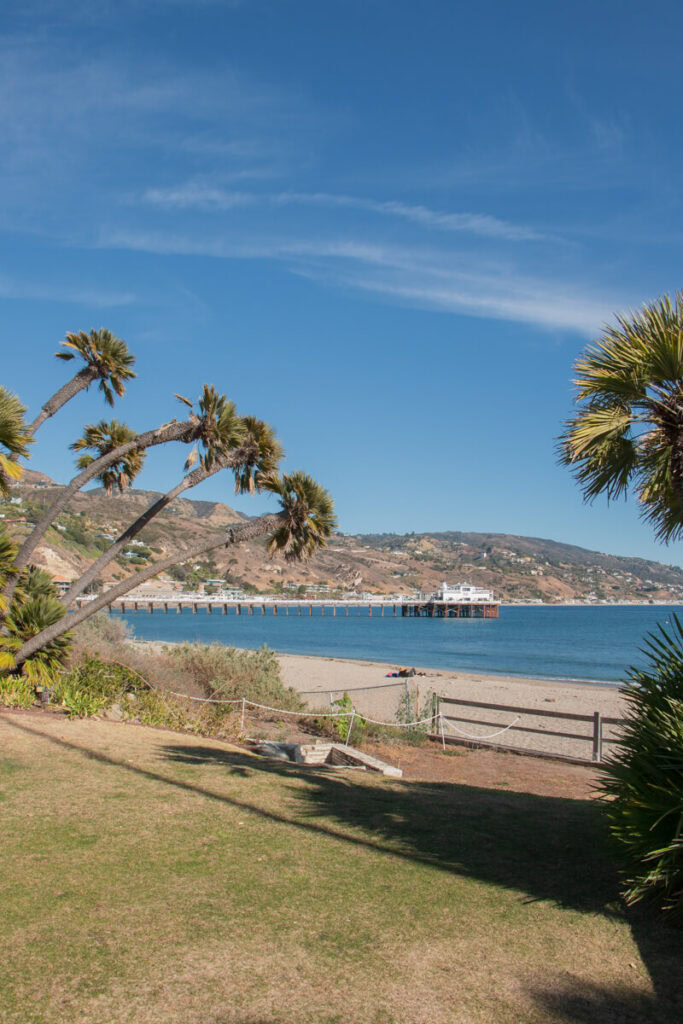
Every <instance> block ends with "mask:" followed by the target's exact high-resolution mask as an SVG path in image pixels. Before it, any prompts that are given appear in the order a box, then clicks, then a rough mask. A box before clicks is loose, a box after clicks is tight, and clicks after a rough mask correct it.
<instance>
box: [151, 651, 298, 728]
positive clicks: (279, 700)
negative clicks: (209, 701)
mask: <svg viewBox="0 0 683 1024" xmlns="http://www.w3.org/2000/svg"><path fill="white" fill-rule="evenodd" d="M168 655H169V657H170V658H171V660H172V661H173V663H174V664H175V665H176V666H177V667H178V668H180V669H181V670H182V672H183V673H184V674H185V675H186V676H189V677H190V678H191V679H192V681H193V682H194V684H195V685H196V686H199V687H200V688H201V690H202V691H203V694H204V696H206V697H222V698H223V699H225V700H238V699H239V698H241V697H246V698H247V699H248V700H253V701H256V702H257V703H259V704H267V705H268V706H269V707H273V708H281V709H282V710H284V711H301V710H302V709H303V707H304V704H303V701H302V700H301V698H300V697H299V695H298V694H297V692H296V690H293V689H292V688H291V687H290V686H285V685H284V683H283V682H282V679H281V678H280V663H279V662H278V660H277V656H276V654H275V653H274V652H273V651H270V650H268V648H267V647H261V648H260V649H259V650H258V651H240V650H237V649H236V648H234V647H224V646H223V644H218V643H214V644H182V645H180V646H178V647H172V648H169V649H168Z"/></svg>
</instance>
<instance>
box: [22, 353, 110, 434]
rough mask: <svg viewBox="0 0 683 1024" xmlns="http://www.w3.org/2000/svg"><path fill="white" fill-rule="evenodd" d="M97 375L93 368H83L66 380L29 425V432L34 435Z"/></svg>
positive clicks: (95, 378)
mask: <svg viewBox="0 0 683 1024" xmlns="http://www.w3.org/2000/svg"><path fill="white" fill-rule="evenodd" d="M97 377H98V373H97V370H96V369H95V367H94V366H84V367H83V369H82V370H79V371H78V373H77V374H76V375H75V376H74V377H72V378H71V380H68V381H67V382H66V384H64V386H63V387H61V388H60V389H59V391H55V393H54V395H53V396H52V397H51V398H48V400H47V402H46V403H45V405H44V406H43V408H42V409H41V410H40V412H39V413H38V415H37V416H36V418H35V419H34V421H33V423H31V424H30V426H29V428H28V429H29V430H30V432H31V433H32V434H35V432H36V430H37V429H38V427H40V426H41V425H42V424H43V423H44V422H45V420H47V419H49V418H50V416H54V414H55V413H56V412H59V410H60V409H61V408H62V406H63V405H66V403H67V402H70V401H71V399H72V398H75V396H76V395H77V394H78V393H79V391H84V390H85V388H87V387H89V386H90V385H91V384H92V382H93V381H95V380H97Z"/></svg>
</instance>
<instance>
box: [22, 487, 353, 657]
mask: <svg viewBox="0 0 683 1024" xmlns="http://www.w3.org/2000/svg"><path fill="white" fill-rule="evenodd" d="M262 486H263V489H264V490H268V491H271V492H272V493H273V494H277V495H278V497H279V499H280V506H281V511H280V512H271V513H267V514H266V515H262V516H259V517H257V518H256V519H252V520H250V521H249V522H247V523H243V524H239V525H237V526H230V527H228V529H227V531H226V533H224V534H221V536H220V537H218V538H216V537H214V538H213V539H212V540H210V541H206V540H204V541H202V542H201V543H200V544H197V545H195V546H194V547H191V548H187V549H186V550H184V551H176V552H174V553H173V554H172V555H168V556H167V557H166V558H162V559H160V560H159V561H158V562H154V563H153V564H152V565H149V566H146V567H145V568H144V569H141V570H140V571H139V572H135V573H133V574H132V575H130V576H127V577H126V579H124V580H121V582H120V583H117V584H116V585H115V586H114V587H112V588H111V589H109V590H107V591H105V592H104V593H103V594H99V595H98V596H97V597H96V598H95V599H94V600H93V601H88V602H87V603H86V604H85V605H84V606H83V607H81V608H79V609H78V610H77V611H75V612H72V613H71V614H69V615H64V617H63V619H62V620H61V621H59V622H56V623H54V624H53V625H50V626H48V628H47V629H44V630H43V631H42V632H41V633H39V634H38V635H36V636H33V637H31V639H29V640H28V641H27V642H26V643H25V644H23V646H22V647H21V649H20V650H19V651H18V652H17V654H16V662H17V664H22V663H23V662H24V661H25V660H26V659H27V658H30V657H32V656H33V655H34V654H35V653H36V652H37V651H40V650H42V649H43V647H44V646H45V645H46V644H49V643H52V642H53V641H54V640H56V639H57V638H59V637H60V636H62V635H63V634H64V633H66V632H67V631H68V630H70V629H73V628H74V627H76V626H77V625H78V624H79V623H80V622H82V621H83V620H84V619H87V618H89V617H90V616H91V615H94V614H95V612H98V611H99V610H100V609H101V608H105V607H107V605H110V604H111V603H112V602H113V601H117V600H118V599H119V598H120V597H123V596H124V595H125V594H127V593H128V591H129V590H132V589H133V588H134V587H137V586H139V585H140V584H141V583H144V582H145V580H148V579H151V578H152V577H153V576H157V575H158V574H159V573H160V572H163V571H164V570H165V569H170V568H171V566H173V565H177V564H178V563H179V562H185V561H188V560H193V559H196V558H198V557H199V556H200V555H204V554H206V553H207V552H209V551H214V550H217V549H218V548H226V547H231V546H232V545H234V544H242V543H244V542H245V541H249V540H255V539H256V538H258V537H264V536H268V535H270V543H269V545H268V547H269V550H270V551H271V553H272V554H276V553H278V552H279V553H282V554H283V555H284V557H285V558H286V559H287V560H289V561H292V560H294V559H304V558H308V557H310V555H312V554H313V553H314V552H315V551H316V550H317V549H318V548H322V547H324V546H325V544H326V543H327V538H328V537H329V536H330V534H331V533H332V530H333V529H334V527H335V525H336V519H335V515H334V505H333V502H332V499H331V498H330V496H329V494H328V493H327V491H326V490H324V489H323V488H322V487H321V486H320V485H319V484H317V483H316V482H315V480H312V479H311V477H310V476H307V475H306V474H305V473H301V472H298V473H292V474H291V475H289V476H283V477H282V479H278V478H277V477H275V476H271V477H269V478H268V479H267V480H264V481H263V484H262Z"/></svg>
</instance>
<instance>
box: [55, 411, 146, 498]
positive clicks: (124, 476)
mask: <svg viewBox="0 0 683 1024" xmlns="http://www.w3.org/2000/svg"><path fill="white" fill-rule="evenodd" d="M136 436H137V434H136V432H135V431H134V430H131V428H130V427H128V426H126V424H125V423H119V422H118V421H117V420H112V421H111V422H107V421H105V420H100V422H99V423H94V424H90V425H89V426H87V427H86V428H85V430H84V431H83V436H82V437H79V438H78V439H77V440H76V441H74V442H73V444H71V445H70V448H71V450H72V451H83V450H84V449H89V450H90V451H91V452H93V453H94V454H92V455H91V454H85V455H81V456H80V457H79V458H78V459H77V460H76V465H77V466H78V468H79V469H86V468H87V467H88V466H89V465H90V464H91V463H92V462H93V461H94V460H95V459H97V458H100V457H101V456H102V455H109V454H111V452H113V451H115V450H116V449H117V448H120V447H121V446H122V445H124V444H127V443H128V442H129V441H133V440H135V438H136ZM145 454H146V453H145V451H144V450H140V449H133V450H132V451H130V452H128V453H127V454H126V455H124V456H122V457H121V458H120V459H118V460H117V461H116V462H112V463H110V464H109V465H108V466H107V467H106V468H105V469H103V471H102V472H101V473H100V474H99V475H98V477H97V479H98V480H99V481H100V483H101V484H102V486H103V487H104V489H105V491H106V492H107V494H111V492H112V491H113V490H114V488H116V489H118V491H119V492H123V491H124V490H125V488H126V487H128V486H129V485H130V484H131V483H132V482H133V480H134V479H135V477H136V476H137V475H138V473H140V471H141V470H142V467H143V465H144V462H145Z"/></svg>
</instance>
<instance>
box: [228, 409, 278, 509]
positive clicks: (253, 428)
mask: <svg viewBox="0 0 683 1024" xmlns="http://www.w3.org/2000/svg"><path fill="white" fill-rule="evenodd" d="M242 425H243V427H244V440H245V441H251V442H253V445H252V448H251V454H250V455H249V456H248V457H247V458H246V459H245V461H244V462H243V463H242V464H241V465H240V466H239V467H238V468H236V469H235V494H253V493H254V492H255V491H260V490H261V488H262V486H263V482H264V480H267V479H268V478H270V477H272V476H273V475H274V474H276V473H277V470H278V467H279V465H280V462H281V461H282V459H283V458H284V455H285V450H284V448H283V447H282V445H281V444H280V442H279V441H278V440H277V438H276V436H275V431H274V430H273V428H272V427H271V426H270V424H269V423H266V422H265V421H264V420H259V419H257V418H256V417H255V416H243V417H242Z"/></svg>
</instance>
